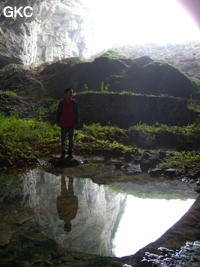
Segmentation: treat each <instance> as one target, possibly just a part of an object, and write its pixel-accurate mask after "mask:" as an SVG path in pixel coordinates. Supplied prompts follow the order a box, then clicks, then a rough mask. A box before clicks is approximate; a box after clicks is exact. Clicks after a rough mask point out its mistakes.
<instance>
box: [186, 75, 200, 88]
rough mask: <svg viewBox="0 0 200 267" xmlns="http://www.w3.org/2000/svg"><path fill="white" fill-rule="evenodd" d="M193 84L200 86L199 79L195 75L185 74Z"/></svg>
mask: <svg viewBox="0 0 200 267" xmlns="http://www.w3.org/2000/svg"><path fill="white" fill-rule="evenodd" d="M187 77H188V78H189V79H190V80H191V81H192V82H193V83H194V84H195V85H197V86H199V87H200V80H199V79H197V78H195V77H190V76H187Z"/></svg>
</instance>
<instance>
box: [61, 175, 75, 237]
mask: <svg viewBox="0 0 200 267" xmlns="http://www.w3.org/2000/svg"><path fill="white" fill-rule="evenodd" d="M68 178H69V183H68V189H67V187H66V181H65V175H64V174H62V176H61V194H60V196H58V197H57V211H58V215H59V217H60V219H61V220H64V221H65V226H64V230H65V231H66V232H70V231H71V220H72V219H74V218H75V217H76V214H77V210H78V198H77V196H75V195H74V190H73V178H72V177H68Z"/></svg>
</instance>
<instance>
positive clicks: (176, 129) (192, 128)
mask: <svg viewBox="0 0 200 267" xmlns="http://www.w3.org/2000/svg"><path fill="white" fill-rule="evenodd" d="M133 130H136V131H138V132H143V133H146V134H156V133H159V132H169V133H173V134H177V135H192V134H200V123H193V124H188V125H186V126H168V125H166V124H160V123H156V124H155V125H148V124H145V123H143V124H137V125H135V126H132V127H130V128H129V131H133Z"/></svg>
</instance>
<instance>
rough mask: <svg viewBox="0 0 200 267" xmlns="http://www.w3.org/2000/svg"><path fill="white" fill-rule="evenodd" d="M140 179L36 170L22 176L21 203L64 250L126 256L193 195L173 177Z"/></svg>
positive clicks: (171, 219) (175, 218)
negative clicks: (99, 179) (100, 179)
mask: <svg viewBox="0 0 200 267" xmlns="http://www.w3.org/2000/svg"><path fill="white" fill-rule="evenodd" d="M141 179H142V177H141V178H140V179H138V180H136V181H135V182H129V183H115V184H111V185H98V184H96V183H94V182H93V181H92V179H90V178H81V177H79V176H68V175H66V174H64V173H63V174H60V175H55V174H52V173H48V172H45V171H43V170H40V169H36V170H33V171H30V172H29V173H27V174H26V175H25V176H24V179H23V204H24V205H26V206H28V207H31V208H32V209H33V211H34V221H35V223H36V224H37V225H38V227H39V228H40V229H41V231H44V232H45V233H47V234H48V236H49V237H51V238H53V239H55V240H56V242H57V243H58V244H59V245H60V246H62V247H64V248H66V249H69V250H73V251H81V252H86V253H92V254H98V255H104V256H117V257H121V256H125V255H131V254H134V253H135V252H137V251H138V250H139V249H141V248H143V247H144V246H146V245H147V244H149V243H150V242H153V241H155V240H156V239H158V238H159V237H160V236H161V235H162V234H163V233H164V232H165V231H166V230H168V229H169V228H170V227H171V226H172V225H173V224H174V223H176V222H177V221H178V220H179V219H180V218H181V217H182V216H183V215H184V214H185V213H186V212H187V211H188V209H189V208H190V207H191V205H192V204H193V203H194V201H195V198H196V195H195V193H193V191H192V190H190V188H189V187H188V186H187V185H185V184H183V183H181V182H179V181H170V180H168V181H165V182H164V181H161V182H159V178H158V179H156V182H155V181H154V180H153V181H150V182H149V181H148V180H147V181H146V182H145V181H144V179H143V180H142V182H141ZM166 192H169V193H168V194H166Z"/></svg>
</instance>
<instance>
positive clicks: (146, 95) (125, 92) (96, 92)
mask: <svg viewBox="0 0 200 267" xmlns="http://www.w3.org/2000/svg"><path fill="white" fill-rule="evenodd" d="M101 85H102V83H101ZM101 87H102V86H101ZM108 87H109V84H107V85H106V90H105V85H104V84H103V88H104V90H101V91H93V90H87V89H85V90H84V91H81V92H78V93H76V95H79V94H114V95H133V96H143V97H156V98H158V97H159V98H170V99H171V98H173V99H180V98H179V97H176V96H169V95H167V94H160V95H154V94H143V93H138V92H134V90H132V91H120V92H116V91H108V90H107V88H108ZM87 88H88V87H87ZM138 91H139V89H138Z"/></svg>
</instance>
